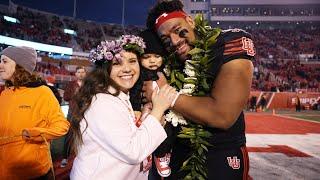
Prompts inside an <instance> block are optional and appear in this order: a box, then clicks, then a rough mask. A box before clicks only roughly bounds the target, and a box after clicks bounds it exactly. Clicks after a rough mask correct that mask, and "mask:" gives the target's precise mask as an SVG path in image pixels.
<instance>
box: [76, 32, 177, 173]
mask: <svg viewBox="0 0 320 180" xmlns="http://www.w3.org/2000/svg"><path fill="white" fill-rule="evenodd" d="M144 48H145V45H144V42H143V40H142V39H141V38H140V37H137V36H133V35H124V36H121V38H120V39H117V40H115V41H103V42H101V44H100V45H99V46H98V47H97V49H95V50H93V51H92V52H91V60H92V61H93V62H94V64H95V67H96V68H95V69H94V70H93V71H92V72H90V73H89V74H88V75H87V77H86V78H85V80H84V82H83V86H81V87H80V89H79V91H78V93H77V94H76V95H75V98H74V105H75V107H73V109H74V111H73V117H74V118H73V119H72V121H71V124H72V126H71V134H72V135H71V136H72V137H71V141H72V149H73V151H74V152H75V153H76V155H77V156H76V158H75V160H74V163H73V168H72V172H71V175H70V177H71V179H147V178H148V172H144V171H143V169H144V168H143V164H142V161H143V160H144V159H146V158H147V157H148V156H149V155H150V154H151V153H152V152H153V151H154V150H155V149H156V148H157V147H158V146H159V145H160V144H161V142H162V141H163V140H164V139H165V138H166V137H167V135H166V132H165V130H164V129H163V127H162V126H161V123H162V121H161V119H162V118H161V117H162V115H163V113H164V111H165V110H166V109H168V108H169V107H170V104H171V103H172V101H173V100H174V98H175V96H176V95H177V92H176V91H175V89H174V88H171V87H169V86H164V87H163V88H161V89H160V90H159V92H158V93H156V92H155V93H153V96H152V103H153V109H152V111H151V113H150V115H148V116H147V117H146V118H145V119H144V120H143V121H140V120H137V119H136V118H135V114H134V111H133V109H132V106H131V103H130V101H129V90H130V89H131V88H132V87H133V85H134V84H135V83H136V81H137V80H138V78H139V73H140V67H139V62H138V57H139V56H140V55H141V54H142V53H143V49H144Z"/></svg>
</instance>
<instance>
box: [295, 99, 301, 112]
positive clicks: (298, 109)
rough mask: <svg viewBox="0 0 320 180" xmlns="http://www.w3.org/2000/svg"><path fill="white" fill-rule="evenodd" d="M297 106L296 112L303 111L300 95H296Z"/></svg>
mask: <svg viewBox="0 0 320 180" xmlns="http://www.w3.org/2000/svg"><path fill="white" fill-rule="evenodd" d="M295 106H296V112H300V111H301V102H300V98H299V96H297V97H296V102H295Z"/></svg>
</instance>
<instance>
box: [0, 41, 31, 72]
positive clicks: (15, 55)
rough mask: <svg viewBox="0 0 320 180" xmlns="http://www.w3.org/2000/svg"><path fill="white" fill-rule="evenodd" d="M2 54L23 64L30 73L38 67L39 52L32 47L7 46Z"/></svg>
mask: <svg viewBox="0 0 320 180" xmlns="http://www.w3.org/2000/svg"><path fill="white" fill-rule="evenodd" d="M1 55H5V56H7V57H8V58H10V59H12V60H13V61H15V62H16V64H19V65H20V66H22V67H23V68H24V69H25V70H27V71H28V72H29V73H32V72H33V70H34V68H35V67H36V62H37V52H36V51H35V50H34V49H33V48H30V47H25V46H21V47H7V48H5V49H4V50H3V51H2V52H1Z"/></svg>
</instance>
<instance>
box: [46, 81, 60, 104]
mask: <svg viewBox="0 0 320 180" xmlns="http://www.w3.org/2000/svg"><path fill="white" fill-rule="evenodd" d="M55 82H56V79H55V78H54V77H53V76H48V77H46V84H47V86H48V87H49V88H50V89H51V91H52V92H53V94H54V96H55V97H56V98H57V100H58V102H59V104H60V105H61V103H62V97H61V95H60V93H59V90H58V89H57V88H56V86H55Z"/></svg>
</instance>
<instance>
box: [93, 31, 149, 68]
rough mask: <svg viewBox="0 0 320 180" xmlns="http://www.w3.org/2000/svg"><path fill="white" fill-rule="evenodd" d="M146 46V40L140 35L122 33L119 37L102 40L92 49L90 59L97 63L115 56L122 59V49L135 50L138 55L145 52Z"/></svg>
mask: <svg viewBox="0 0 320 180" xmlns="http://www.w3.org/2000/svg"><path fill="white" fill-rule="evenodd" d="M145 48H146V45H145V42H144V41H143V39H142V38H141V37H139V36H135V35H122V36H121V37H120V38H119V39H116V40H110V41H107V40H105V41H101V43H100V44H99V45H98V46H97V48H95V49H92V50H91V51H90V55H89V58H90V61H91V62H93V63H96V61H99V63H105V62H106V61H111V60H113V59H114V58H116V59H117V60H120V54H119V53H120V52H121V51H122V50H126V51H133V52H134V53H137V54H138V55H142V54H143V53H144V49H145Z"/></svg>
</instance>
